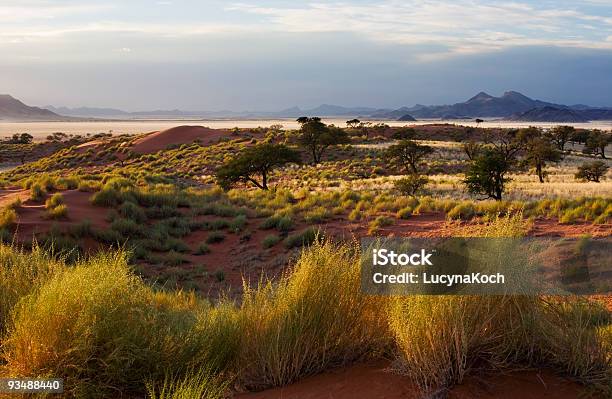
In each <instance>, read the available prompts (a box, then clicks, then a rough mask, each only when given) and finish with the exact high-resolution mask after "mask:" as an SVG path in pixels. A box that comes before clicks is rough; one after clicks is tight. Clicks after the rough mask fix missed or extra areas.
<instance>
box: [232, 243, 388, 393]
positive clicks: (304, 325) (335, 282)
mask: <svg viewBox="0 0 612 399" xmlns="http://www.w3.org/2000/svg"><path fill="white" fill-rule="evenodd" d="M379 304H380V302H378V300H377V299H376V298H373V297H368V296H366V295H363V294H362V293H361V290H360V267H359V255H358V251H356V248H353V247H350V246H338V245H333V244H330V243H328V242H327V243H322V244H319V243H315V244H313V246H312V247H311V248H309V249H306V250H303V251H302V254H301V256H300V258H299V259H298V260H297V263H296V264H295V266H294V268H293V270H292V271H291V272H290V273H287V274H285V275H284V276H283V277H282V278H281V279H280V281H278V283H276V284H272V283H271V282H262V283H260V285H258V286H257V287H250V286H248V285H247V286H245V294H244V298H243V304H242V308H241V311H242V316H243V318H244V322H245V328H244V334H243V337H242V342H241V344H240V347H241V355H240V358H241V363H242V364H243V365H244V369H243V370H241V373H240V374H241V380H242V383H243V384H244V385H246V386H248V387H251V388H265V387H270V386H280V385H285V384H289V383H291V382H294V381H296V380H298V379H300V378H302V377H305V376H308V375H312V374H315V373H318V372H320V371H322V370H324V369H325V368H327V367H330V366H334V365H339V364H343V363H346V362H349V361H353V360H356V359H358V358H360V357H363V356H367V355H370V354H372V353H376V352H378V351H380V350H381V348H382V345H383V344H384V343H386V334H385V331H386V329H385V327H384V325H382V326H381V324H384V317H381V314H380V307H379Z"/></svg>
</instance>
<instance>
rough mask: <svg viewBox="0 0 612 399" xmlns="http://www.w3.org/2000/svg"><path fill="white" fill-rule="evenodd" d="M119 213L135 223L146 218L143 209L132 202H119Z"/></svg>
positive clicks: (141, 221) (142, 221)
mask: <svg viewBox="0 0 612 399" xmlns="http://www.w3.org/2000/svg"><path fill="white" fill-rule="evenodd" d="M119 214H120V215H121V216H123V217H124V218H127V219H130V220H133V221H134V222H136V223H144V222H145V221H146V220H147V215H146V214H145V211H144V210H142V208H140V207H139V206H138V205H136V204H134V203H133V202H124V203H123V204H121V206H120V207H119Z"/></svg>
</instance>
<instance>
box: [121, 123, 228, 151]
mask: <svg viewBox="0 0 612 399" xmlns="http://www.w3.org/2000/svg"><path fill="white" fill-rule="evenodd" d="M228 134H229V131H228V130H224V129H209V128H207V127H203V126H186V125H185V126H176V127H172V128H170V129H166V130H162V131H158V132H153V133H150V134H147V135H145V136H143V137H140V138H138V139H136V140H135V141H134V144H133V145H132V151H134V152H137V153H140V154H150V153H155V152H157V151H160V150H164V149H166V148H167V147H168V146H169V145H180V144H191V143H193V142H194V141H195V140H200V141H201V143H202V144H204V145H207V144H212V143H216V142H217V141H218V140H219V139H220V138H221V137H227V136H228Z"/></svg>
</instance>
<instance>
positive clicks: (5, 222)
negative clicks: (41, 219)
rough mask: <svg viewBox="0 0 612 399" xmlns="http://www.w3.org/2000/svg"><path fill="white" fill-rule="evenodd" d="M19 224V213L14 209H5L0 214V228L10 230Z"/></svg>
mask: <svg viewBox="0 0 612 399" xmlns="http://www.w3.org/2000/svg"><path fill="white" fill-rule="evenodd" d="M16 222H17V212H16V211H15V209H13V208H4V209H3V210H2V211H1V212H0V228H1V229H9V228H11V227H13V226H14V225H15V223H16Z"/></svg>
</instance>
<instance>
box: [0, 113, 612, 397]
mask: <svg viewBox="0 0 612 399" xmlns="http://www.w3.org/2000/svg"><path fill="white" fill-rule="evenodd" d="M334 123H336V124H337V126H342V127H337V126H325V125H324V127H323V129H329V130H325V132H326V133H325V134H329V135H330V137H331V136H333V135H334V134H335V135H336V136H333V137H332V138H331V139H330V138H327V136H326V138H325V139H323V140H322V141H321V142H319V147H316V148H314V151H312V153H315V152H316V151H318V150H320V154H318V155H320V159H314V160H313V159H312V158H311V151H310V150H311V149H313V148H311V147H309V144H308V143H307V142H306V141H305V140H304V135H305V133H306V130H307V129H308V122H306V123H297V122H292V123H291V124H289V125H288V126H285V127H283V126H279V125H278V124H271V125H270V126H267V127H256V126H248V127H233V126H230V125H224V126H223V128H212V127H204V126H200V125H181V126H172V127H169V128H167V129H165V130H158V131H151V132H149V133H144V134H132V133H133V132H129V133H130V134H112V135H111V134H98V135H89V136H88V135H85V134H82V135H78V134H76V132H73V133H72V134H68V135H60V136H55V137H49V138H45V139H44V140H43V139H42V138H40V140H38V141H37V140H35V141H34V142H31V143H23V144H16V143H6V144H4V145H3V148H2V155H1V158H0V162H1V163H2V165H3V166H5V167H6V168H7V169H6V170H5V171H4V172H3V173H1V174H0V184H1V189H0V207H1V208H2V214H1V216H0V238H1V239H2V241H3V242H4V244H3V246H2V248H1V250H0V257H2V259H3V264H4V266H2V268H3V269H2V270H0V276H1V277H2V278H3V279H4V281H5V282H1V281H0V290H7V293H8V292H10V294H7V295H5V299H4V300H2V301H0V334H1V335H0V337H2V338H1V340H2V344H3V345H2V356H1V357H0V375H11V376H26V375H39V376H43V375H54V376H60V377H62V378H64V379H65V386H66V395H67V397H94V396H98V397H111V396H114V397H128V398H131V397H143V395H147V397H151V398H179V397H182V398H187V397H189V398H191V397H194V398H195V397H201V398H217V397H218V398H221V397H228V396H230V397H231V396H235V397H238V398H318V397H324V396H325V397H333V398H360V397H361V398H369V397H381V398H383V397H384V398H400V397H402V398H403V397H414V398H419V397H450V398H471V397H482V398H485V397H496V398H498V397H508V398H510V397H515V396H518V395H520V396H522V397H526V398H531V397H533V398H536V397H537V398H540V397H550V398H553V397H554V398H573V397H579V396H581V395H587V396H588V395H591V396H592V397H606V396H607V395H609V394H610V393H612V315H611V312H612V296H610V287H607V288H606V287H604V288H602V289H601V291H602V293H601V294H600V295H593V296H588V297H578V296H571V297H560V298H551V297H542V298H539V297H536V298H520V297H519V298H517V297H513V296H509V297H505V296H501V297H482V298H476V299H473V298H472V299H470V298H463V297H455V298H447V297H426V298H416V299H415V298H408V297H405V298H402V297H399V298H396V297H392V298H386V299H385V298H378V297H374V298H373V297H369V296H366V295H363V294H361V293H360V291H359V288H358V287H359V284H358V270H357V271H356V269H355V267H358V265H357V266H355V263H356V261H355V256H356V255H355V253H354V252H355V248H354V242H355V240H358V239H359V238H361V237H366V236H375V237H423V238H434V237H454V236H459V237H469V236H475V237H482V236H484V237H492V236H497V237H500V236H501V237H507V236H511V237H516V236H526V237H557V238H559V239H573V240H576V241H577V242H583V241H584V240H606V239H608V240H609V239H610V237H611V236H612V170H610V169H608V168H609V167H610V166H612V161H611V160H610V157H612V151H611V148H612V146H609V145H608V146H606V145H604V146H603V152H602V153H599V152H597V151H598V150H597V149H596V148H595V149H594V147H593V145H592V142H589V141H588V140H591V139H590V138H589V136H588V132H589V131H591V130H590V128H589V130H586V129H582V128H580V127H578V128H576V129H572V132H574V134H575V137H574V136H568V137H567V140H566V142H564V143H563V145H562V146H561V147H562V148H560V149H558V148H556V147H555V144H554V143H556V141H554V139H553V138H552V137H553V136H552V135H551V134H552V133H550V132H551V131H554V129H553V127H552V126H546V127H545V128H543V129H542V128H541V129H532V130H529V128H528V127H527V126H525V127H522V129H520V130H517V129H511V128H510V127H509V126H499V125H487V124H486V123H485V124H480V125H479V126H478V127H476V126H460V125H455V124H449V123H436V124H426V125H421V124H415V125H412V126H408V127H406V126H401V127H400V126H389V125H386V124H377V125H375V126H372V125H368V126H363V125H362V126H357V125H354V126H351V127H346V128H345V127H344V123H343V122H340V121H334ZM490 123H494V122H490ZM283 125H287V124H286V123H283ZM211 126H215V125H214V124H213V125H211ZM300 126H302V128H301V129H300ZM55 128H56V127H52V130H53V129H55ZM111 130H112V129H111ZM54 131H55V130H54ZM107 131H108V129H106V130H105V132H107ZM576 132H578V133H581V132H582V133H584V134H582V136H580V134H578V133H576ZM585 132H586V133H585ZM523 133H525V135H527V133H529V134H532V135H535V136H533V137H535V138H531V139H525V140H526V141H524V142H521V143H522V144H521V143H519V141H520V140H519V138H520V137H523V136H521V134H523ZM585 134H586V136H585ZM603 134H604V137H605V135H606V134H607V135H609V133H607V132H604V133H603ZM334 137H336V138H334ZM529 137H531V136H529ZM554 137H557V136H554ZM580 137H582V138H580ZM585 137H586V138H585ZM593 137H594V136H593ZM598 137H599V136H598ZM326 140H327V141H326ZM505 140H508V141H507V142H506V141H505ZM529 140H540V141H539V142H538V143H544V144H546V145H548V146H549V147H546V154H547V155H546V156H544V155H541V154H542V152H537V150H536V149H534V148H536V147H534V145H532V144H530V143H534V141H529ZM593 140H594V139H593ZM607 140H609V138H607ZM500 143H504V145H507V146H516V149H515V150H516V151H515V152H513V153H512V157H515V158H516V159H514V158H513V162H511V165H510V164H509V166H508V168H507V170H505V172H504V173H505V179H507V180H506V181H505V184H504V187H503V198H491V196H490V195H485V194H483V193H476V192H474V191H470V190H469V189H468V185H467V183H466V181H467V180H468V179H467V177H466V176H469V175H470V173H476V172H472V171H473V170H474V169H473V167H474V165H476V164H477V162H478V161H477V160H478V159H480V158H479V157H484V156H485V155H483V154H486V153H487V151H488V149H497V148H498V147H499V146H500ZM311 144H312V143H311ZM544 144H542V145H544ZM266 145H267V146H269V147H267V148H270V149H271V151H273V152H272V156H270V157H268V158H266V159H265V162H264V163H265V165H266V166H265V178H264V179H263V181H262V180H261V178H262V176H261V174H260V169H256V170H255V171H253V169H252V168H253V165H254V164H255V163H257V162H259V161H258V160H259V159H260V158H253V159H255V160H253V159H251V160H250V161H248V162H250V164H249V165H250V167H251V169H249V171H248V173H246V172H244V171H243V170H242V169H240V168H241V167H244V163H240V162H238V161H236V160H237V159H240V157H241V156H244V154H251V155H252V156H254V157H257V156H259V155H260V153H257V151H258V150H261V151H263V149H264V147H263V146H266ZM402 145H405V147H404V149H406V148H409V149H410V148H412V149H415V148H416V150H417V151H418V150H422V151H423V155H422V156H419V157H418V158H417V159H416V161H415V162H413V164H412V165H410V166H407V164H406V163H402V162H401V158H399V157H395V158H393V155H392V150H393V149H399V148H400V147H401V146H402ZM398 146H399V147H398ZM470 146H471V147H470ZM553 147H555V148H553ZM595 147H596V146H595ZM500 148H501V147H500ZM503 148H507V147H503ZM537 148H540V147H537ZM470 149H472V150H474V151H476V153H472V152H470ZM249 151H251V152H250V153H249ZM512 151H514V149H513V150H512ZM530 151H532V152H530ZM551 151H553V152H554V154H553V155H550V152H551ZM533 154H535V155H533ZM532 155H533V156H532ZM283 157H286V161H283V162H281V159H282V158H283ZM315 158H316V157H315ZM534 159H535V160H536V161H534ZM538 160H540V161H538ZM245 162H246V161H245ZM594 163H598V164H599V165H600V168H602V169H601V171H602V173H601V175H600V176H599V177H598V179H597V180H599V181H592V179H591V181H588V179H585V178H582V177H581V176H580V175H577V173H578V172H579V170H580V169H581V168H583V167H584V166H585V165H592V164H594ZM268 165H270V166H268ZM536 168H542V170H541V171H540V172H541V176H540V177H541V179H542V182H541V181H540V178H539V177H538V175H537V173H536V172H537V171H536ZM247 169H248V168H247ZM417 178H419V179H423V180H422V181H421V180H418V179H417ZM407 179H413V180H410V182H411V183H412V184H410V185H409V184H408V180H407ZM417 180H418V181H419V182H420V183H418V184H416V183H414V182H415V181H417ZM415 184H416V185H415ZM261 185H263V186H264V187H261ZM262 188H263V189H262ZM487 194H490V193H487ZM485 197H488V198H485ZM26 264H30V265H32V266H30V267H29V268H28V271H27V272H25V271H23V270H22V271H17V266H18V265H21V267H25V266H24V265H26ZM608 273H612V270H610V271H608ZM330 276H335V277H336V278H335V279H333V281H327V280H326V279H327V278H330V279H331V277H330ZM9 278H11V279H13V281H15V283H14V284H13V285H12V286H11V287H9V284H10V283H8V279H9ZM109 307H110V308H112V309H113V310H112V311H108V312H106V311H104V309H109ZM54 309H62V310H63V311H64V313H61V312H60V313H58V312H56V311H55V310H54ZM37 312H38V313H37ZM100 312H103V313H100ZM470 313H474V314H478V315H480V316H479V317H469V316H466V315H468V314H470ZM79 314H80V315H81V316H77V315H79ZM50 315H53V316H50ZM61 315H64V316H61ZM126 329H131V330H130V331H133V333H129V334H128V333H125V334H123V335H122V334H118V333H117V331H120V330H121V331H122V330H126ZM35 330H36V331H35ZM154 333H157V336H155V337H154V336H153V334H154ZM156 337H157V338H156ZM111 347H114V348H117V349H116V350H112V349H110V348H111ZM27 348H30V350H28V349H27ZM32 348H34V349H32ZM123 362H127V363H128V364H130V365H131V366H124V365H120V364H122V363H123ZM153 363H154V365H152V364H153ZM179 363H180V365H178V364H179ZM126 367H127V368H126ZM102 368H104V370H105V371H104V372H101V371H100V370H101V369H102ZM135 368H140V369H142V371H138V372H132V371H130V370H134V369H135ZM203 387H204V388H203ZM109 395H110V396H109ZM181 395H182V396H181ZM428 395H429V396H428ZM435 395H441V396H435Z"/></svg>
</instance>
